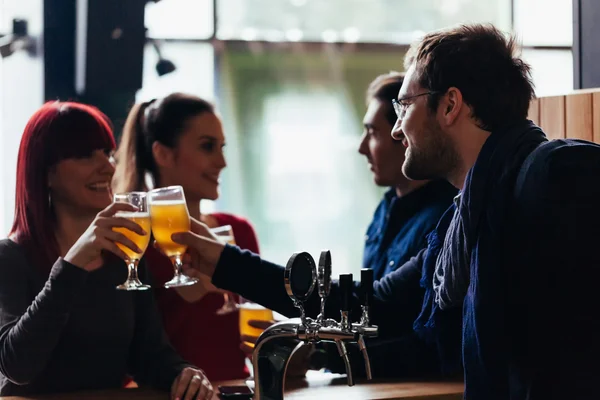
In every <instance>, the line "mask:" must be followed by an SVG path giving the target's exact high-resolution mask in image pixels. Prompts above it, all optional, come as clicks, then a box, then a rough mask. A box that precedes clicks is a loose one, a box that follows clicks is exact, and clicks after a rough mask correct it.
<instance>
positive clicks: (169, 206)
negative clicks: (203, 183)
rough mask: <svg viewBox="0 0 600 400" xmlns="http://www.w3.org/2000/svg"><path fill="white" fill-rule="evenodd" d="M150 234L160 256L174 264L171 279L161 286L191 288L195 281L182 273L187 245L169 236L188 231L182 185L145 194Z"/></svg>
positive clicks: (188, 222) (187, 217)
mask: <svg viewBox="0 0 600 400" xmlns="http://www.w3.org/2000/svg"><path fill="white" fill-rule="evenodd" d="M148 203H149V205H150V219H151V221H152V234H153V235H154V239H155V240H156V243H157V244H158V246H159V247H160V248H161V250H162V251H163V253H164V254H165V255H166V256H167V257H169V258H170V259H171V262H172V263H173V269H174V275H173V279H171V280H170V281H168V282H166V283H165V284H164V287H165V288H167V289H168V288H172V287H181V286H190V285H193V284H194V283H196V282H198V280H197V279H196V278H190V277H189V276H186V275H184V274H183V272H182V267H183V261H182V257H183V255H184V254H185V251H186V250H187V246H184V245H181V244H178V243H175V242H173V241H172V240H171V235H172V234H173V233H176V232H185V231H189V230H190V215H189V212H188V209H187V205H186V202H185V195H184V194H183V188H182V187H181V186H169V187H165V188H159V189H154V190H151V191H150V192H148Z"/></svg>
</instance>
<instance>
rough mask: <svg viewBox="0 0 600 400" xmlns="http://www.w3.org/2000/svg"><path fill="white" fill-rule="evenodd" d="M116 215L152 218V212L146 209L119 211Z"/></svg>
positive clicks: (129, 217) (120, 216)
mask: <svg viewBox="0 0 600 400" xmlns="http://www.w3.org/2000/svg"><path fill="white" fill-rule="evenodd" d="M115 217H119V218H128V219H131V218H150V213H149V212H147V211H145V212H143V211H118V212H117V213H116V214H115Z"/></svg>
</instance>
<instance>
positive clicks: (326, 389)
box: [0, 371, 463, 400]
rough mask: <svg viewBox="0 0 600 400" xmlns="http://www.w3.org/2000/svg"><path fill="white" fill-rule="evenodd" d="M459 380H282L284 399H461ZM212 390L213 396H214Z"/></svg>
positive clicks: (163, 397)
mask: <svg viewBox="0 0 600 400" xmlns="http://www.w3.org/2000/svg"><path fill="white" fill-rule="evenodd" d="M240 384H242V382H241V381H230V382H216V383H215V385H214V386H215V389H216V388H217V387H218V386H219V385H240ZM462 394H463V384H462V383H458V382H398V383H390V382H380V381H374V382H372V383H362V382H361V383H358V384H356V385H355V386H353V387H348V386H347V385H346V378H345V377H342V376H340V375H333V374H324V373H321V372H313V371H310V372H309V373H308V374H307V377H306V379H303V380H291V381H289V382H288V383H287V384H286V393H285V400H308V399H327V400H338V399H339V400H400V399H413V400H461V399H462ZM59 399H60V400H62V399H64V400H75V399H90V400H101V399H109V400H126V399H133V400H168V399H169V395H168V394H167V393H164V392H157V391H154V390H149V389H118V390H105V391H94V392H77V393H68V394H66V393H65V394H55V395H45V396H28V397H0V400H59ZM218 399H219V398H218V396H217V395H216V394H215V396H214V400H218Z"/></svg>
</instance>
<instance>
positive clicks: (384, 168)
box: [358, 98, 407, 186]
mask: <svg viewBox="0 0 600 400" xmlns="http://www.w3.org/2000/svg"><path fill="white" fill-rule="evenodd" d="M389 107H391V104H389V105H388V104H385V103H384V102H382V101H381V100H380V99H377V98H374V99H373V100H371V101H370V102H369V107H368V109H367V112H366V114H365V116H364V118H363V125H364V131H363V135H362V136H361V140H360V146H359V148H358V152H359V153H360V154H362V155H363V156H365V157H366V158H367V161H368V163H369V168H370V169H371V171H372V172H373V180H374V181H375V183H376V184H377V185H378V186H395V185H399V184H400V183H402V182H405V181H407V178H406V177H405V176H404V175H403V173H402V164H403V163H404V150H405V149H404V146H403V145H402V143H401V142H400V141H396V140H394V139H393V138H392V136H391V131H392V125H391V124H390V122H389V120H388V118H387V113H388V111H389Z"/></svg>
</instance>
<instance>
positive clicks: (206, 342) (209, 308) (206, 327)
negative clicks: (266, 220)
mask: <svg viewBox="0 0 600 400" xmlns="http://www.w3.org/2000/svg"><path fill="white" fill-rule="evenodd" d="M212 216H213V217H214V218H215V219H216V220H217V222H218V225H219V226H223V225H231V227H232V229H233V234H234V236H235V241H236V244H237V245H238V246H239V247H240V248H242V249H247V250H250V251H252V252H254V253H258V241H257V239H256V234H255V233H254V229H253V228H252V225H250V223H249V222H248V221H247V220H246V219H243V218H240V217H237V216H235V215H231V214H223V213H215V214H212ZM146 265H147V266H148V268H149V269H150V272H151V273H152V278H153V283H154V285H153V286H154V287H155V289H154V290H155V291H154V293H155V296H156V301H157V303H158V308H159V310H160V313H161V315H162V318H163V323H164V327H165V331H166V333H167V336H168V337H169V340H170V341H171V343H172V345H173V347H175V350H177V352H178V353H179V354H180V355H181V356H182V357H183V358H184V359H185V360H187V361H189V362H190V363H192V364H194V365H196V366H197V367H199V368H201V369H202V370H204V372H205V373H206V375H207V377H208V378H209V379H210V380H211V381H213V382H214V381H221V380H230V379H242V378H246V377H247V376H248V370H247V368H246V366H245V361H244V359H245V355H244V353H243V352H242V351H241V350H240V330H239V314H238V312H232V313H229V314H226V315H217V314H216V311H217V310H218V309H219V308H221V306H222V305H223V294H221V293H208V294H206V295H205V296H204V297H203V298H201V299H200V300H198V301H197V302H194V303H188V302H187V301H185V300H184V299H183V298H181V297H180V296H179V294H178V293H177V292H176V291H175V290H174V289H165V288H163V287H162V285H163V284H164V283H165V282H166V281H168V280H170V279H171V278H172V277H173V266H172V264H171V261H170V260H169V259H168V258H167V257H165V256H163V255H162V254H160V253H159V252H158V251H157V250H156V249H154V248H153V247H151V246H149V247H148V250H147V251H146Z"/></svg>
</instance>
